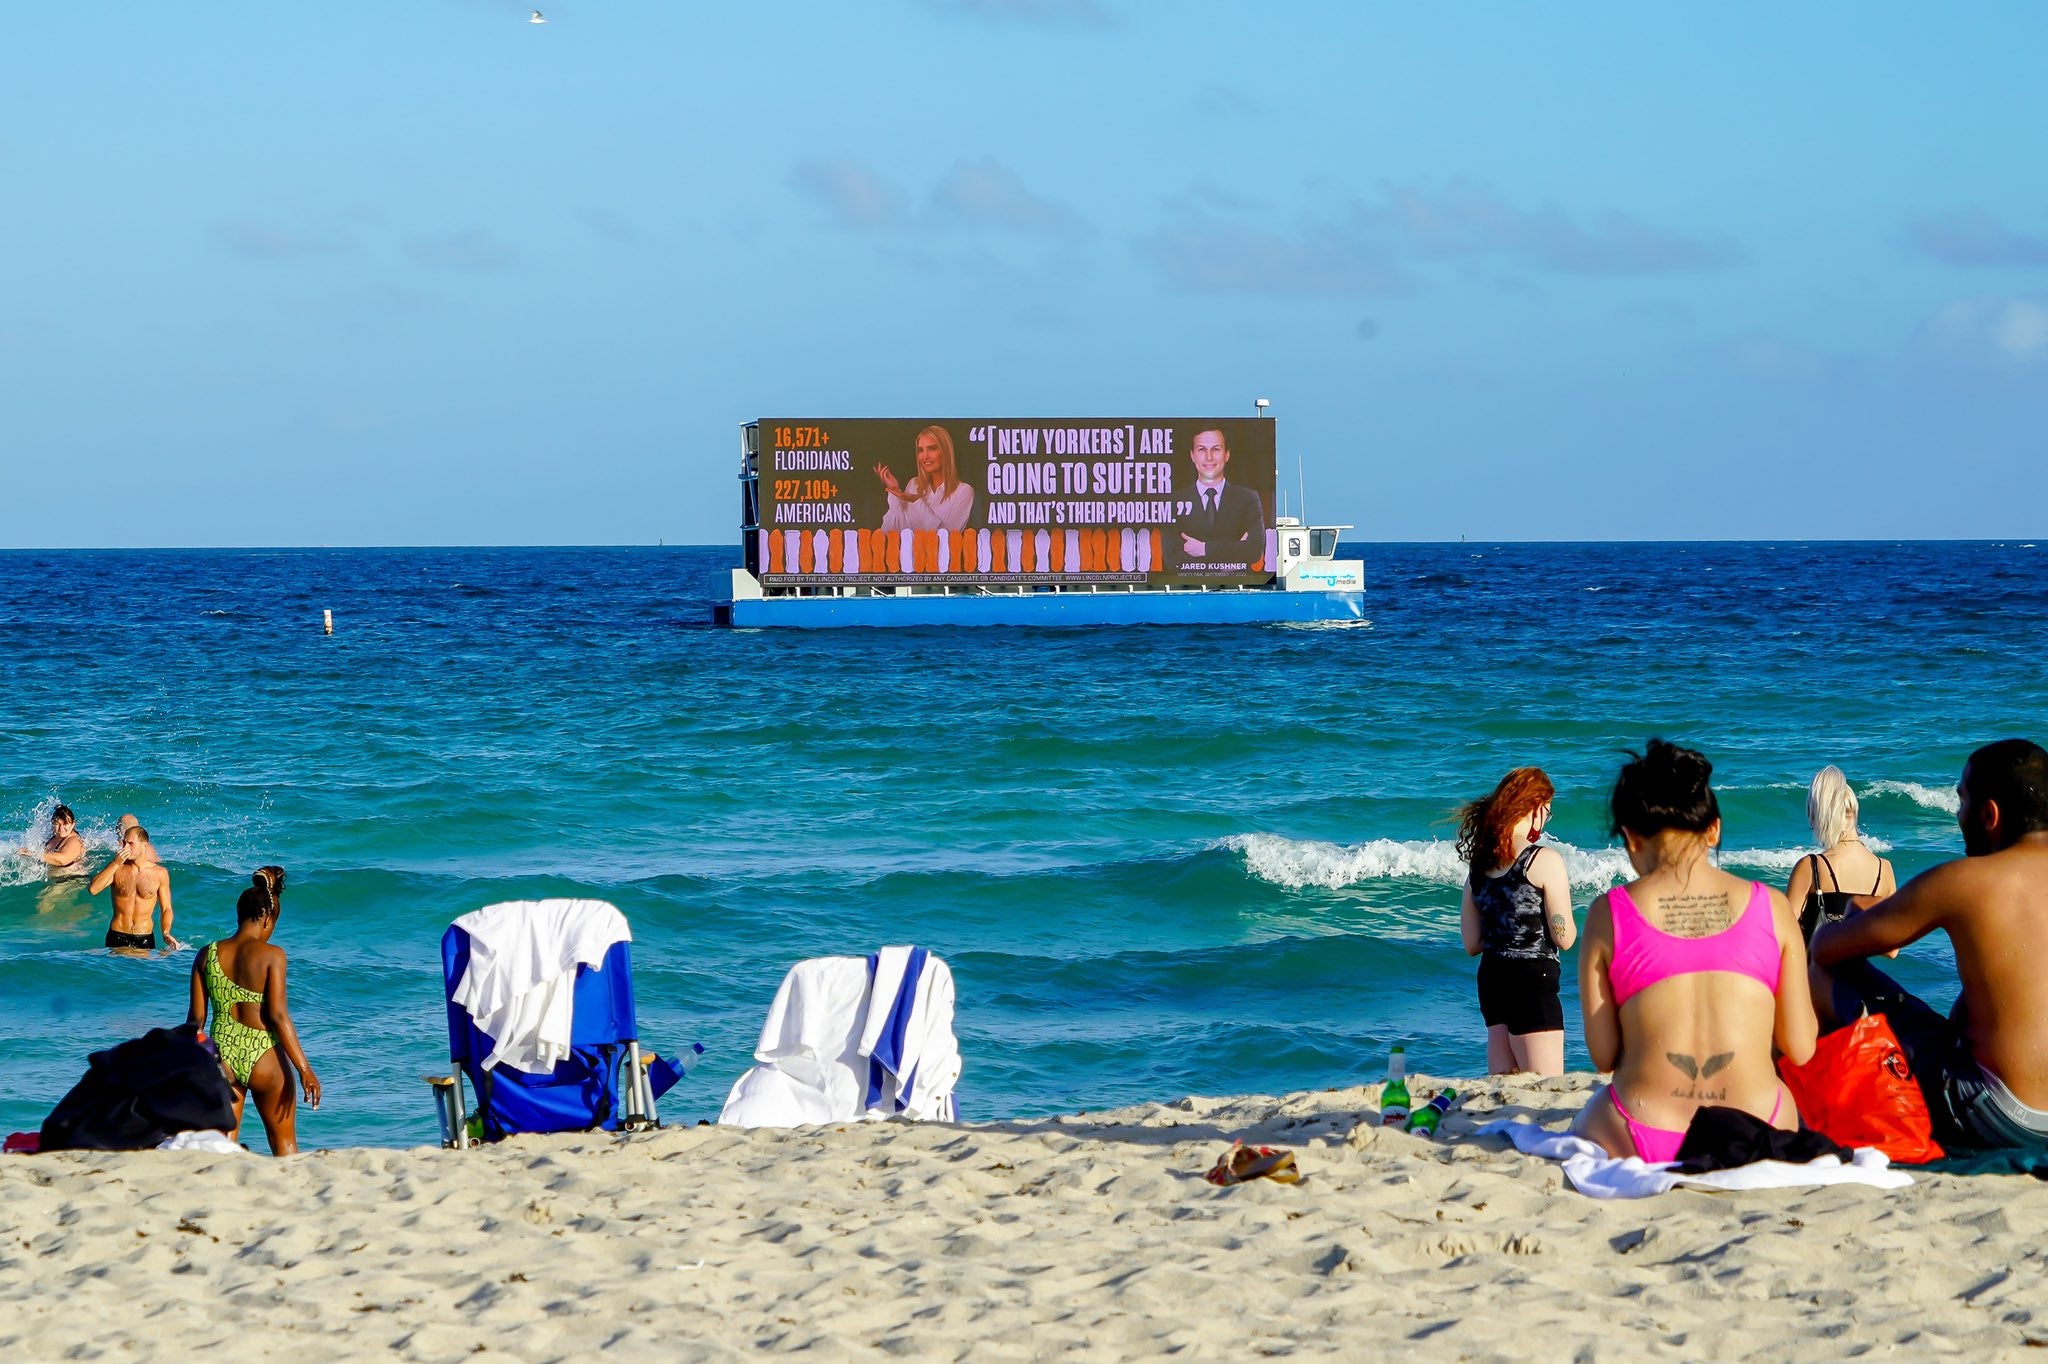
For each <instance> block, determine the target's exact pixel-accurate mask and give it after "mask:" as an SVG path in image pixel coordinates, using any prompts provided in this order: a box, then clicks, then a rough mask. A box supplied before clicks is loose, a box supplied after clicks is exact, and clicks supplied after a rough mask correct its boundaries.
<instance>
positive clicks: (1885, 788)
mask: <svg viewBox="0 0 2048 1364" xmlns="http://www.w3.org/2000/svg"><path fill="white" fill-rule="evenodd" d="M1863 795H1864V798H1865V799H1866V800H1867V799H1869V798H1870V797H1871V796H1904V797H1905V798H1906V799H1907V800H1910V801H1912V802H1913V803H1914V804H1915V805H1918V806H1920V807H1922V808H1923V809H1928V810H1940V811H1941V812H1942V813H1944V814H1950V815H1952V814H1955V813H1956V812H1957V811H1958V810H1960V809H1962V808H1963V802H1962V797H1960V796H1958V795H1957V794H1956V793H1955V788H1954V787H1952V786H1922V785H1921V784H1920V783H1919V782H1917V781H1874V782H1872V783H1870V785H1868V786H1866V787H1864V788H1863ZM1865 841H1868V840H1865Z"/></svg>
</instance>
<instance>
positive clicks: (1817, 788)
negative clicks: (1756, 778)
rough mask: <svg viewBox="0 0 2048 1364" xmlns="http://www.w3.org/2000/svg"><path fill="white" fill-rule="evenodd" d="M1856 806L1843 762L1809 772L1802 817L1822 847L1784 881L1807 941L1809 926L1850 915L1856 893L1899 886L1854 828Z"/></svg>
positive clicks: (1879, 894) (1884, 893)
mask: <svg viewBox="0 0 2048 1364" xmlns="http://www.w3.org/2000/svg"><path fill="white" fill-rule="evenodd" d="M1858 808H1859V807H1858V805H1857V801H1856V793H1855V792H1854V791H1853V790H1851V789H1850V787H1849V779H1848V778H1847V777H1845V776H1843V775H1842V769H1841V768H1839V767H1835V766H1832V765H1830V766H1827V767H1823V768H1822V769H1821V770H1820V771H1818V772H1816V773H1814V774H1813V784H1812V785H1811V786H1809V787H1808V788H1807V791H1806V822H1807V823H1808V824H1809V825H1811V826H1812V828H1813V840H1814V842H1815V843H1816V844H1818V845H1819V847H1820V851H1819V852H1817V853H1814V854H1812V855H1811V856H1808V857H1802V858H1800V859H1799V865H1797V866H1795V867H1794V868H1792V879H1791V881H1789V882H1788V883H1787V884H1786V886H1785V898H1786V899H1788V900H1790V901H1791V902H1792V903H1793V904H1795V905H1797V906H1799V932H1800V936H1802V937H1803V938H1805V939H1806V940H1807V941H1808V942H1811V941H1813V930H1815V929H1816V928H1819V927H1820V926H1821V925H1822V924H1824V923H1834V922H1836V921H1838V920H1840V919H1842V918H1843V917H1845V916H1846V915H1848V914H1849V913H1850V912H1851V911H1852V910H1853V909H1854V908H1855V906H1854V904H1852V903H1851V902H1852V901H1853V900H1854V899H1855V898H1856V897H1857V896H1859V895H1874V896H1877V897H1878V898H1879V899H1882V898H1883V897H1885V896H1887V895H1890V894H1891V893H1892V892H1893V891H1895V890H1897V889H1898V888H1899V885H1898V882H1897V881H1896V880H1894V879H1893V877H1892V864H1891V863H1890V862H1887V861H1886V860H1885V859H1884V858H1882V857H1879V856H1878V855H1877V854H1876V853H1874V852H1872V851H1871V850H1870V849H1869V848H1868V847H1866V846H1865V845H1864V842H1863V839H1862V838H1861V837H1860V836H1859V835H1858V834H1857V832H1856V816H1857V813H1858ZM1864 887H1868V889H1864Z"/></svg>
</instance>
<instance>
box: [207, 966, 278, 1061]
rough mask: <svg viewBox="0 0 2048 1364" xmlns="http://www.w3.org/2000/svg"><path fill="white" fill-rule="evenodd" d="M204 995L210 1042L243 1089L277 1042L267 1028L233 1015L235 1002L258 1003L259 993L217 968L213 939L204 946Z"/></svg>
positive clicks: (259, 991) (261, 999) (260, 995)
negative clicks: (210, 1011) (210, 1007)
mask: <svg viewBox="0 0 2048 1364" xmlns="http://www.w3.org/2000/svg"><path fill="white" fill-rule="evenodd" d="M206 998H207V1001H208V1002H209V1003H211V1004H212V1005H213V1044H214V1046H216V1047H218V1048H219V1049H220V1059H221V1060H223V1061H225V1062H227V1063H228V1069H229V1070H230V1071H231V1072H233V1073H234V1077H235V1083H236V1084H238V1085H240V1086H241V1087H242V1088H243V1089H247V1088H248V1087H249V1076H250V1074H251V1073H252V1072H253V1071H254V1070H255V1069H256V1063H257V1062H258V1061H261V1060H262V1059H263V1053H264V1052H266V1051H269V1050H270V1049H271V1048H272V1047H274V1046H276V1045H277V1037H276V1035H275V1034H273V1033H272V1032H271V1031H270V1029H268V1028H252V1027H250V1026H249V1025H248V1024H246V1023H244V1022H242V1021H240V1020H239V1019H237V1018H236V1017H235V1005H237V1004H261V1003H262V1002H263V992H262V991H261V990H249V989H244V988H243V987H242V986H240V985H237V984H235V983H234V982H233V981H231V980H229V979H228V973H227V972H225V971H223V970H221V969H220V944H219V943H217V942H212V943H208V944H207V945H206Z"/></svg>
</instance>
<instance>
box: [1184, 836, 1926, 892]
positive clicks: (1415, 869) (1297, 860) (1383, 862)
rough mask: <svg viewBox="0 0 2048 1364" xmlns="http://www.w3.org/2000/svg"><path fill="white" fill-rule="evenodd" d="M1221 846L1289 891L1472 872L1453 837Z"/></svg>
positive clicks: (1599, 878) (1630, 872)
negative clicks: (1468, 870)
mask: <svg viewBox="0 0 2048 1364" xmlns="http://www.w3.org/2000/svg"><path fill="white" fill-rule="evenodd" d="M1863 841H1864V843H1865V844H1867V845H1868V846H1869V847H1870V848H1871V849H1872V850H1873V851H1876V852H1887V851H1889V850H1890V848H1891V845H1890V844H1889V843H1887V842H1885V841H1884V840H1883V839H1881V838H1871V837H1868V836H1866V837H1865V838H1864V840H1863ZM1213 846H1215V847H1218V848H1222V849H1225V850H1227V851H1229V852H1234V853H1237V854H1238V855H1239V856H1241V857H1243V858H1244V865H1245V870H1246V871H1247V872H1249V873H1250V874H1251V875H1252V876H1254V877H1256V878H1257V879H1259V880H1261V881H1265V882H1267V883H1269V884H1271V885H1276V886H1284V887H1286V888H1287V889H1288V890H1306V889H1310V888H1315V889H1320V890H1344V889H1346V888H1348V887H1351V886H1360V885H1365V884H1367V883H1369V882H1373V881H1395V880H1412V881H1430V882H1434V883H1435V884H1437V885H1444V886H1455V885H1459V884H1461V883H1463V881H1464V879H1465V861H1464V859H1463V858H1461V857H1459V856H1458V849H1457V845H1456V844H1454V843H1452V842H1450V841H1449V840H1448V839H1441V838H1431V839H1409V840H1398V839H1392V838H1375V839H1373V840H1372V841H1371V842H1369V843H1358V844H1353V845H1350V846H1346V845H1344V844H1341V843H1324V842H1321V841H1318V840H1315V839H1294V838H1282V837H1281V836H1280V835H1278V834H1232V835H1231V836H1230V837H1228V838H1225V839H1222V840H1221V841H1219V842H1217V843H1216V844H1214V845H1213ZM1544 846H1545V847H1550V848H1555V849H1557V851H1558V852H1559V853H1561V854H1563V856H1564V865H1565V871H1566V872H1567V873H1568V874H1569V875H1570V877H1571V882H1572V885H1573V886H1574V887H1575V888H1579V889H1586V890H1606V889H1608V888H1609V887H1610V886H1615V885H1619V884H1621V883H1622V882H1625V881H1632V880H1634V879H1635V871H1634V869H1633V868H1631V867H1630V866H1629V862H1628V854H1627V853H1626V852H1624V851H1623V850H1622V849H1620V848H1578V847H1574V846H1573V845H1571V844H1569V843H1559V842H1547V843H1545V844H1544ZM1812 851H1813V850H1812V849H1811V848H1731V849H1729V850H1728V851H1726V852H1724V853H1722V854H1721V864H1722V865H1723V866H1725V867H1729V868H1736V867H1740V868H1744V869H1746V870H1750V871H1768V872H1790V871H1791V870H1792V868H1793V866H1794V865H1796V864H1797V863H1798V861H1799V859H1800V858H1802V857H1806V856H1808V855H1810V854H1811V853H1812Z"/></svg>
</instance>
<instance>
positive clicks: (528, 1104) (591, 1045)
mask: <svg viewBox="0 0 2048 1364" xmlns="http://www.w3.org/2000/svg"><path fill="white" fill-rule="evenodd" d="M469 956H470V940H469V934H468V932H466V931H465V930H464V929H462V928H461V927H460V926H458V925H450V926H449V928H448V931H447V932H446V933H444V934H443V935H442V936H441V984H442V993H443V997H444V999H445V1000H446V1002H447V1007H448V1057H449V1060H450V1062H451V1064H452V1069H451V1071H450V1072H449V1073H448V1074H445V1075H430V1076H427V1077H425V1078H426V1079H427V1081H428V1083H430V1084H432V1085H433V1086H434V1087H435V1098H436V1101H437V1107H438V1110H439V1113H440V1118H441V1135H442V1144H443V1145H446V1146H453V1147H456V1148H458V1149H460V1148H465V1147H467V1146H468V1145H469V1144H470V1141H471V1132H470V1122H471V1118H472V1117H474V1118H476V1119H478V1120H479V1123H478V1125H479V1127H480V1129H481V1131H480V1135H481V1136H482V1139H483V1140H485V1141H499V1140H502V1139H503V1138H505V1137H509V1136H513V1135H516V1134H518V1133H522V1132H582V1131H591V1130H594V1129H599V1128H602V1129H604V1130H605V1131H639V1130H642V1129H645V1128H652V1127H659V1126H660V1125H661V1121H660V1115H659V1112H658V1111H657V1109H656V1107H655V1101H656V1100H657V1099H659V1098H660V1097H661V1096H662V1095H663V1094H664V1093H666V1092H667V1091H668V1090H669V1089H670V1088H671V1087H672V1086H673V1085H674V1084H675V1083H676V1081H677V1080H679V1079H681V1078H682V1075H683V1070H682V1067H681V1066H679V1065H677V1064H676V1063H674V1062H673V1061H671V1060H669V1059H668V1058H667V1057H661V1058H658V1059H656V1060H655V1061H654V1062H653V1063H652V1064H646V1063H644V1061H643V1058H642V1055H641V1052H640V1041H639V1036H640V1025H639V1020H638V1018H637V1016H636V1015H635V1012H634V1007H633V957H632V944H631V943H627V942H618V943H614V944H612V946H611V948H610V950H609V951H607V952H606V953H605V957H604V961H603V962H602V964H601V965H600V966H598V967H597V968H596V969H592V968H591V967H589V966H578V967H577V968H576V981H575V985H574V992H573V995H572V1008H573V1017H572V1022H571V1025H570V1028H571V1031H570V1038H569V1044H570V1054H569V1055H568V1056H567V1057H566V1058H564V1059H563V1060H561V1061H560V1062H558V1063H557V1064H556V1065H555V1067H554V1069H553V1070H552V1071H549V1072H548V1073H546V1074H533V1073H529V1072H527V1071H523V1070H518V1069H516V1068H514V1067H512V1066H509V1065H496V1066H492V1067H490V1068H488V1069H486V1068H485V1067H484V1065H483V1062H484V1060H485V1058H486V1057H488V1056H490V1055H491V1053H492V1051H493V1050H494V1049H495V1047H496V1042H497V1039H495V1038H493V1037H491V1036H490V1035H489V1034H487V1033H485V1032H483V1031H482V1030H481V1029H480V1028H478V1027H477V1025H476V1023H475V1021H474V1020H473V1019H472V1018H471V1017H470V1015H469V1011H468V1010H467V1009H464V1008H463V1007H462V1006H461V1005H459V1004H457V1003H455V1001H454V995H455V989H456V986H457V985H458V984H459V983H460V982H461V981H462V978H463V975H464V974H465V973H466V972H467V971H468V970H469ZM694 1050H695V1051H696V1052H699V1053H701V1052H702V1051H703V1050H704V1049H703V1047H701V1046H697V1047H695V1048H694ZM465 1079H467V1081H468V1087H469V1089H470V1090H471V1091H473V1092H474V1093H475V1095H476V1106H475V1108H474V1109H471V1108H470V1107H469V1105H468V1103H467V1099H466V1096H465V1094H464V1085H463V1082H464V1080H465Z"/></svg>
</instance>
